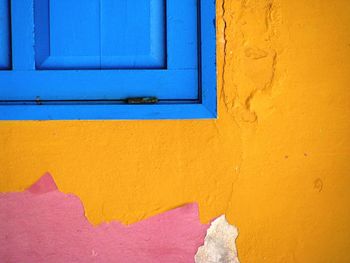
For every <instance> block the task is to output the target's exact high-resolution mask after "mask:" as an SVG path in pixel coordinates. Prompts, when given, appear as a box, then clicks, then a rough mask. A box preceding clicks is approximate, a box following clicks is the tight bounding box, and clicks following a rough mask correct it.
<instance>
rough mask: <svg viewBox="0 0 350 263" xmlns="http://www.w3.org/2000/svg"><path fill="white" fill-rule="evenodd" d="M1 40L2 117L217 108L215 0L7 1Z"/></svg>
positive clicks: (198, 113) (0, 16) (212, 111)
mask: <svg viewBox="0 0 350 263" xmlns="http://www.w3.org/2000/svg"><path fill="white" fill-rule="evenodd" d="M0 44H1V45H0V119H183V118H213V117H216V78H215V74H216V72H215V3H214V0H201V1H200V0H89V1H86V0H74V1H71V0H11V1H9V0H0ZM150 97H151V98H157V103H156V104H152V105H144V104H141V105H135V104H133V105H129V104H128V103H127V102H128V100H127V99H128V98H145V100H142V99H137V100H134V101H136V102H147V101H152V102H155V101H154V100H148V99H147V98H150ZM129 102H130V100H129Z"/></svg>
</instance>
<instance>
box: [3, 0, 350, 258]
mask: <svg viewBox="0 0 350 263" xmlns="http://www.w3.org/2000/svg"><path fill="white" fill-rule="evenodd" d="M349 14H350V2H349V1H347V0H337V1H326V0H307V1H305V0H295V1H286V0H274V1H273V0H241V1H238V0H225V1H224V0H218V1H217V27H218V40H217V41H218V76H219V78H218V88H219V90H218V95H219V119H218V120H216V121H213V120H208V121H144V122H133V121H129V122H128V121H126V122H125V121H124V122H119V121H108V122H107V121H106V122H74V121H69V122H1V123H0V149H1V151H0V191H2V192H9V191H21V190H24V189H25V188H27V187H28V186H29V185H31V184H32V183H34V182H35V181H36V180H37V179H38V178H39V177H40V176H41V175H42V174H43V173H44V172H45V171H49V172H51V173H52V175H53V177H54V178H55V181H56V183H57V185H58V186H59V188H60V189H61V190H62V191H64V192H66V193H74V194H76V195H78V196H79V197H80V198H81V199H82V201H83V203H84V207H85V211H86V216H87V217H88V219H89V220H90V221H91V222H93V223H95V224H98V223H101V222H105V221H111V220H121V221H123V222H124V223H132V222H136V221H139V220H141V219H144V218H148V217H150V216H152V215H155V214H158V213H161V212H163V211H166V210H169V209H171V208H173V207H177V206H179V205H181V204H184V203H188V202H192V201H197V202H198V203H199V204H200V214H201V219H202V221H203V222H208V221H209V220H210V219H212V218H214V217H216V216H218V215H220V214H223V213H226V216H227V218H228V220H229V221H230V223H233V224H234V225H236V226H237V227H238V228H239V233H240V234H239V237H238V240H237V241H238V254H239V259H240V262H315V263H318V262H350V254H349V253H348V250H349V249H350V223H349V222H350V208H349V205H348V201H349V200H350V192H349V191H348V185H349V184H350V177H349V176H350V175H349V174H350V162H349V161H350V158H349V157H350V137H349V134H350V121H349V118H350V102H349V99H350V95H349V94H350V93H349V92H348V86H349V84H348V83H349V81H350V30H349V27H350V16H349Z"/></svg>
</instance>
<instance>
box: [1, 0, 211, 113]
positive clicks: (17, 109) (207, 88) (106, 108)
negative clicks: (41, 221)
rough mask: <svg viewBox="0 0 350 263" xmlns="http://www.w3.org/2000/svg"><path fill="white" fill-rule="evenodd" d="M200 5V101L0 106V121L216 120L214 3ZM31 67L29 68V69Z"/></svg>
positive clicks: (205, 2) (207, 0)
mask: <svg viewBox="0 0 350 263" xmlns="http://www.w3.org/2000/svg"><path fill="white" fill-rule="evenodd" d="M198 1H199V6H200V7H199V10H198V12H199V20H200V30H199V37H200V43H199V46H200V56H199V57H200V58H199V100H198V101H193V102H191V101H178V102H177V101H172V102H171V103H170V102H169V103H167V102H160V103H159V104H152V105H128V104H121V103H120V102H118V103H117V104H111V103H110V104H103V103H99V104H88V103H77V104H74V103H73V102H72V103H69V104H68V103H62V104H54V103H51V104H45V103H43V104H41V105H37V104H33V103H32V104H18V103H17V104H11V103H5V104H0V120H158V119H214V118H217V91H216V85H217V84H216V22H215V17H216V13H215V0H198ZM13 2H16V0H13ZM28 67H32V65H28Z"/></svg>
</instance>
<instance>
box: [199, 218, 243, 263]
mask: <svg viewBox="0 0 350 263" xmlns="http://www.w3.org/2000/svg"><path fill="white" fill-rule="evenodd" d="M237 236H238V230H237V228H236V227H235V226H233V225H230V224H229V223H228V222H227V220H226V217H225V215H222V216H220V217H219V218H217V219H216V220H214V221H213V222H212V223H211V226H210V228H209V229H208V231H207V235H206V237H205V239H204V245H203V246H201V247H200V248H199V249H198V251H197V254H196V255H195V262H196V263H239V260H238V257H237V249H236V243H235V242H236V238H237Z"/></svg>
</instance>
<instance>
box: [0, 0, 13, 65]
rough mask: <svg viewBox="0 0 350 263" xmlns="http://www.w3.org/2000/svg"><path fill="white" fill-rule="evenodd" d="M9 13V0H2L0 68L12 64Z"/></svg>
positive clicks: (0, 0)
mask: <svg viewBox="0 0 350 263" xmlns="http://www.w3.org/2000/svg"><path fill="white" fill-rule="evenodd" d="M9 14H10V10H9V1H8V0H0V69H8V68H10V66H11V65H10V62H11V61H10V54H11V52H10V39H11V36H10V16H9Z"/></svg>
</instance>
